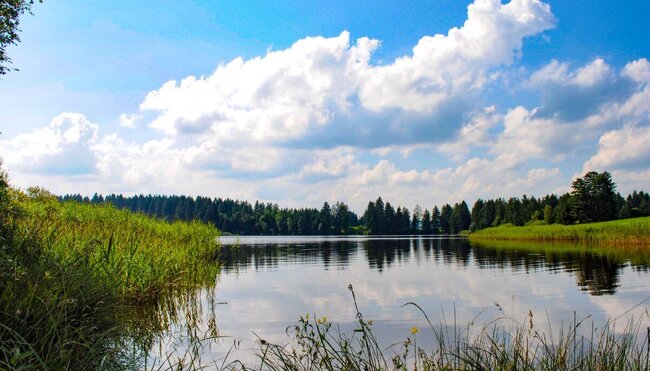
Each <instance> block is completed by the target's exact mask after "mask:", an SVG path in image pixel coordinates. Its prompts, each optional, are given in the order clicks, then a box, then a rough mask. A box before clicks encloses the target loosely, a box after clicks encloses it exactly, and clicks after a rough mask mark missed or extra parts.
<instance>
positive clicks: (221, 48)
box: [0, 0, 650, 210]
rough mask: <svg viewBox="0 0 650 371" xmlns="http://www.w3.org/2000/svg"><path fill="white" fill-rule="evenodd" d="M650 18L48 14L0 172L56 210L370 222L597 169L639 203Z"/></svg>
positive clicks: (492, 13)
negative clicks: (136, 198)
mask: <svg viewBox="0 0 650 371" xmlns="http://www.w3.org/2000/svg"><path fill="white" fill-rule="evenodd" d="M468 6H469V8H468ZM649 13H650V3H648V2H647V1H636V2H626V3H625V5H621V4H619V3H616V2H611V1H546V2H541V1H538V0H513V1H512V2H510V3H501V2H499V1H497V0H476V1H474V2H469V1H403V2H399V3H396V2H388V1H372V2H370V1H367V2H349V1H347V2H339V1H322V2H298V1H295V2H293V1H290V2H261V1H259V2H258V1H248V2H219V1H210V2H192V1H177V2H166V3H164V4H161V3H160V2H153V1H141V2H137V3H134V2H129V1H111V2H82V1H67V2H55V1H49V2H45V3H44V4H37V5H36V6H35V8H34V16H25V17H23V20H22V29H23V32H22V34H21V38H22V42H21V43H20V44H19V45H17V46H15V47H11V48H10V49H9V53H10V56H11V57H12V59H13V61H14V64H13V66H14V67H16V68H19V69H20V71H13V72H11V73H10V74H8V75H6V76H4V78H3V80H1V81H0V111H1V112H3V114H2V119H1V122H0V131H2V136H0V156H2V157H3V158H4V160H5V164H4V167H5V168H7V169H8V170H9V172H10V175H11V179H12V181H13V183H14V184H16V185H18V186H21V187H26V186H29V185H41V186H44V187H46V188H48V189H50V190H52V191H53V192H57V193H76V192H81V193H88V194H92V193H94V192H104V193H106V192H119V193H141V192H143V193H177V194H178V193H183V194H190V195H199V194H200V195H208V196H222V197H235V198H245V199H251V200H252V199H263V200H267V201H275V202H279V203H281V204H283V205H290V206H318V205H319V204H322V202H323V201H326V200H327V201H330V202H331V201H336V200H343V201H346V202H348V203H350V204H351V205H352V206H353V207H354V208H355V209H357V210H360V209H361V208H363V205H365V203H367V201H368V200H369V199H374V198H376V197H377V196H378V195H382V196H384V198H386V199H389V200H391V201H392V202H394V203H396V204H401V205H404V206H407V207H409V208H411V207H413V206H414V205H415V204H416V203H420V204H422V205H424V206H425V207H431V206H432V205H433V204H434V203H437V204H440V203H442V202H454V201H458V200H460V199H466V200H468V201H473V200H474V199H476V198H477V197H497V196H501V197H508V196H515V195H521V194H524V193H525V194H529V195H530V194H537V195H543V194H546V193H548V192H562V191H565V190H566V189H567V187H568V184H569V183H570V181H571V179H572V178H573V177H575V176H577V175H580V174H582V173H583V172H584V171H587V170H592V169H593V170H609V171H611V172H612V173H613V174H614V179H615V181H617V183H618V184H619V189H620V191H622V192H628V191H631V190H632V189H646V190H647V186H646V185H647V184H649V183H650V182H648V180H650V169H649V168H648V165H647V164H649V163H650V161H649V160H650V150H649V149H648V148H647V147H648V146H647V145H645V143H647V141H648V140H650V129H649V119H648V117H649V116H650V98H649V96H650V92H649V88H648V83H649V81H648V79H649V78H650V77H649V76H650V65H649V64H648V61H647V59H646V58H648V57H650V42H649V41H648V40H647V36H646V35H649V34H650V24H649V23H648V22H647V19H644V15H647V14H649ZM434 35H440V36H434ZM359 40H360V41H359ZM416 45H417V47H416ZM414 48H416V49H415V50H414ZM190 76H194V77H190ZM169 81H174V82H169ZM181 81H183V82H181Z"/></svg>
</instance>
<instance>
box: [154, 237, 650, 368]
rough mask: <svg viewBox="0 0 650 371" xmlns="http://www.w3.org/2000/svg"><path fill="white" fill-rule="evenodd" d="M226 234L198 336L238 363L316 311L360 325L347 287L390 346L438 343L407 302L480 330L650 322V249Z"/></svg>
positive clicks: (197, 321) (203, 299)
mask: <svg viewBox="0 0 650 371" xmlns="http://www.w3.org/2000/svg"><path fill="white" fill-rule="evenodd" d="M221 242H222V244H223V251H222V255H221V261H222V264H223V268H222V271H221V274H220V276H219V277H218V278H217V279H216V284H215V286H214V287H211V288H205V289H202V290H198V291H197V292H196V293H195V294H194V295H195V299H196V301H195V302H196V303H199V304H198V305H199V306H200V307H201V308H199V310H198V311H194V312H193V313H194V314H193V315H192V316H191V317H198V318H192V320H191V322H192V323H193V326H194V327H196V328H197V329H198V330H199V332H200V331H207V329H208V328H210V327H212V329H213V330H216V333H217V334H218V335H219V336H221V337H222V338H221V339H220V340H218V341H216V342H212V343H211V344H210V345H209V346H207V347H206V348H205V349H203V352H204V357H205V358H206V359H214V360H219V359H223V357H224V355H225V354H226V353H227V352H228V351H231V354H230V355H229V356H228V359H229V360H233V359H235V358H238V359H243V360H247V361H249V360H251V359H252V358H251V354H252V352H253V350H254V349H256V347H257V346H258V345H257V344H258V343H257V342H256V340H257V339H264V340H266V341H269V342H273V343H278V344H286V343H289V342H290V338H289V337H288V336H287V334H286V329H287V326H289V325H292V324H295V323H296V322H297V320H298V319H299V318H300V317H301V316H305V315H307V314H309V315H310V316H317V317H321V316H326V317H327V319H328V320H330V321H332V322H335V323H338V324H340V325H341V328H342V330H343V331H351V330H352V329H353V328H354V324H355V313H356V312H355V306H354V301H353V299H352V295H351V292H350V290H349V289H348V285H352V287H353V290H354V293H355V295H356V300H357V304H358V307H359V310H360V311H361V312H362V313H363V316H364V318H365V319H370V320H373V330H374V333H375V335H376V336H377V338H378V339H379V341H380V343H381V345H382V347H388V346H390V345H391V344H394V343H396V342H398V341H403V340H405V339H406V337H407V336H409V335H410V330H411V328H412V327H414V326H415V327H417V328H418V329H419V331H418V334H417V336H418V344H419V345H422V346H424V347H425V348H426V346H427V344H428V343H431V344H433V334H432V331H431V330H428V326H429V325H428V323H427V321H426V319H425V317H424V315H423V314H422V313H421V312H420V311H419V310H418V309H417V308H416V307H415V306H412V305H406V306H404V304H406V303H408V302H414V303H417V304H418V305H419V306H420V307H421V308H422V309H423V310H424V311H425V312H426V314H427V316H428V317H429V319H430V320H431V322H432V324H433V325H434V326H435V327H440V326H444V327H447V328H454V327H458V328H467V325H468V323H470V322H472V323H473V324H474V325H475V326H477V327H480V326H482V325H483V324H485V323H488V321H491V320H493V319H495V318H499V317H509V318H513V319H516V320H519V321H521V322H524V321H527V317H526V316H527V314H528V313H529V311H530V312H532V313H533V321H534V323H535V326H539V327H541V328H549V324H550V325H551V327H553V329H554V330H555V329H557V328H559V326H562V324H566V323H568V322H569V321H571V320H573V319H574V318H577V319H578V320H580V319H583V318H586V317H587V316H590V317H589V318H588V320H587V321H586V322H585V325H584V326H583V327H584V328H585V330H587V332H589V331H591V326H592V325H593V326H594V327H600V326H603V325H604V324H605V323H606V321H607V320H608V319H615V318H617V321H619V322H621V324H622V325H625V323H626V321H628V320H630V319H631V318H642V317H644V318H643V319H642V320H643V321H645V322H648V320H647V310H648V306H649V304H650V300H648V298H649V297H650V270H649V267H650V253H648V252H639V251H638V250H633V249H624V248H590V247H587V246H575V245H566V244H565V245H549V244H533V243H513V242H508V243H503V242H501V243H499V242H497V243H488V244H477V243H472V242H470V241H469V240H467V239H466V238H464V237H460V236H459V237H440V236H428V237H427V236H387V237H374V236H372V237H367V236H346V237H267V236H251V237H239V238H236V237H222V238H221ZM197 313H198V314H197ZM644 313H646V314H645V315H644ZM180 318H182V316H181V317H180ZM587 322H588V325H587ZM186 325H187V321H186V320H184V319H177V320H176V322H175V323H174V324H173V326H172V329H173V330H172V331H174V332H176V333H184V332H185V331H186V330H187V329H186ZM622 325H621V326H620V327H621V328H622V327H623V326H622ZM645 325H647V323H645V324H644V326H645ZM233 344H235V345H236V346H233ZM170 348H171V347H170V346H169V345H168V346H167V350H169V349H170Z"/></svg>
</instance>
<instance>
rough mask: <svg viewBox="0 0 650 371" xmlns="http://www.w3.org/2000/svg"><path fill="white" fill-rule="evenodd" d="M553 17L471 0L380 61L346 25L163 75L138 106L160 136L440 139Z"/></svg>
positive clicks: (540, 8) (540, 9)
mask: <svg viewBox="0 0 650 371" xmlns="http://www.w3.org/2000/svg"><path fill="white" fill-rule="evenodd" d="M553 24H554V18H553V15H552V13H551V11H550V7H549V6H548V5H547V4H545V3H542V2H541V1H537V0H513V1H511V2H510V3H508V4H502V3H501V1H499V0H477V1H476V2H475V3H473V4H471V5H470V6H469V7H468V18H467V20H466V22H465V24H464V25H463V26H462V27H460V28H453V29H451V30H450V31H449V32H448V34H447V35H442V34H439V35H435V36H425V37H423V38H422V39H420V40H419V42H418V43H417V45H416V46H415V47H414V48H413V53H412V55H408V56H404V57H400V58H397V59H396V60H395V61H394V62H393V63H390V64H387V65H382V66H376V65H373V64H371V61H370V60H371V56H372V53H373V51H374V50H375V49H376V48H377V47H378V46H379V41H378V40H373V39H369V38H360V39H358V40H356V42H355V43H354V44H352V43H351V41H350V34H349V33H348V32H342V33H341V34H340V35H339V36H337V37H330V38H325V37H308V38H305V39H302V40H299V41H297V42H296V43H294V44H293V45H292V46H291V47H289V48H287V49H285V50H280V51H273V52H269V53H267V54H266V55H265V56H262V57H257V58H253V59H250V60H243V59H242V58H237V59H234V60H233V61H231V62H229V63H226V64H223V65H221V66H219V67H218V68H217V69H216V70H215V71H214V72H213V73H212V74H211V75H210V76H207V77H199V78H197V77H194V76H189V77H187V78H185V79H183V80H182V81H180V82H176V81H169V82H167V83H165V84H164V85H163V86H162V87H161V88H160V89H158V90H155V91H152V92H150V93H149V94H148V95H147V97H146V99H145V100H144V102H143V103H142V104H141V106H140V108H141V109H142V110H150V111H155V112H157V113H158V117H157V118H156V119H154V120H153V121H152V123H151V124H150V126H151V127H153V128H155V129H158V130H161V131H162V132H163V133H165V134H166V135H170V136H176V135H183V134H187V135H199V136H209V137H211V138H216V139H217V140H219V141H220V143H221V144H222V145H227V143H230V142H238V143H242V142H244V143H268V142H273V143H285V142H292V143H293V144H294V145H299V144H296V143H295V142H300V141H301V140H304V141H307V142H309V145H310V146H314V145H320V143H321V142H324V143H325V145H326V146H327V144H328V143H330V144H331V143H336V144H337V145H340V144H341V143H344V144H350V145H358V146H364V147H373V146H374V147H380V146H385V145H389V144H395V143H398V144H399V143H413V142H421V141H429V142H435V141H440V140H441V139H444V138H445V136H449V135H450V134H451V133H453V132H454V131H455V130H456V129H457V128H456V127H454V125H455V124H458V123H459V122H460V120H461V119H462V114H463V113H464V112H465V111H466V109H467V106H468V105H469V103H468V102H467V101H466V99H465V98H464V97H465V96H466V94H468V93H471V92H472V91H477V90H479V89H480V88H481V87H482V86H483V85H484V84H485V82H486V79H487V78H486V73H487V72H488V71H490V70H491V69H493V68H495V67H498V66H501V65H507V64H509V63H511V62H512V61H513V59H514V58H516V57H517V55H518V53H519V51H520V49H521V46H522V43H523V39H524V38H525V37H527V36H531V35H534V34H537V33H539V32H542V31H544V30H546V29H548V28H550V27H552V26H553ZM444 125H447V126H449V127H448V128H441V127H442V126H444ZM359 126H361V127H360V128H359ZM387 133H388V134H390V135H386V134H387ZM315 136H317V138H318V139H320V140H317V139H316V138H315Z"/></svg>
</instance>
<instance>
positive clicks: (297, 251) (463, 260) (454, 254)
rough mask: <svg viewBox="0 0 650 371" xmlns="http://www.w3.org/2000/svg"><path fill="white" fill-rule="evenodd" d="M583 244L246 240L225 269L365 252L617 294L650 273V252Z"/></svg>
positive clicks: (371, 262) (339, 258)
mask: <svg viewBox="0 0 650 371" xmlns="http://www.w3.org/2000/svg"><path fill="white" fill-rule="evenodd" d="M612 249H613V248H591V247H587V246H577V245H549V244H545V245H540V244H531V243H528V244H527V243H503V242H500V243H488V244H486V243H478V244H477V243H474V244H472V243H470V242H469V241H468V240H467V239H464V238H453V239H449V238H439V237H418V236H414V237H408V238H386V239H381V238H368V239H364V238H349V239H340V240H339V239H332V238H321V239H319V238H316V237H311V238H309V239H290V238H284V239H273V238H267V239H260V238H252V239H251V240H250V241H248V240H246V239H243V240H240V241H239V244H238V245H231V244H225V245H224V248H223V251H222V255H221V262H222V264H223V272H224V273H225V274H228V273H229V272H245V271H248V270H250V269H253V270H275V269H278V268H279V266H280V265H281V264H285V265H322V268H323V269H324V270H329V269H339V270H346V269H348V267H349V265H350V259H351V257H356V256H358V255H361V256H363V257H364V258H365V261H366V262H367V264H368V266H369V267H370V269H371V270H374V271H377V272H378V273H382V272H384V271H385V270H387V269H390V268H391V267H392V266H393V265H396V264H397V265H404V264H408V263H409V262H415V263H425V264H426V263H436V264H443V265H448V266H452V267H454V268H463V269H464V268H467V267H469V266H475V267H477V268H479V269H487V270H508V271H512V272H515V273H516V272H520V271H521V272H524V273H526V274H531V273H533V272H536V271H539V270H547V271H550V272H555V271H558V272H569V273H571V274H573V275H574V276H575V279H576V284H577V285H578V287H579V288H580V289H581V290H584V291H586V292H589V293H590V294H592V295H611V294H615V293H616V289H617V287H618V286H619V276H620V273H621V270H622V269H623V268H624V267H626V266H628V265H629V266H631V267H633V268H634V269H635V270H636V271H639V272H646V273H647V272H648V268H649V265H648V262H650V259H649V257H648V253H645V252H639V251H625V250H620V249H619V250H618V251H612Z"/></svg>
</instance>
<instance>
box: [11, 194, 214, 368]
mask: <svg viewBox="0 0 650 371" xmlns="http://www.w3.org/2000/svg"><path fill="white" fill-rule="evenodd" d="M0 188H2V189H0V209H1V211H2V213H1V214H0V222H1V223H0V228H1V230H0V232H1V234H0V369H11V370H13V369H132V368H138V364H140V361H141V358H140V354H141V353H142V352H145V353H146V352H147V351H148V349H146V348H145V345H147V344H148V343H147V342H146V341H143V339H145V337H144V336H142V334H144V333H147V332H148V331H149V330H154V331H162V329H163V328H164V325H165V323H159V324H157V325H153V326H152V325H149V326H151V327H150V328H148V329H147V328H142V327H138V326H140V325H141V324H139V323H137V322H134V321H128V320H125V318H129V317H131V315H132V314H133V310H134V309H136V308H142V307H154V308H156V307H159V306H160V305H161V303H165V300H168V299H166V298H168V297H171V296H173V295H175V294H176V293H177V292H178V291H182V290H192V289H194V288H196V287H199V286H204V285H208V286H210V283H212V285H213V284H214V280H215V277H216V275H217V273H218V270H219V267H218V264H217V260H216V259H217V255H218V251H219V245H218V240H217V237H218V231H217V230H216V229H215V228H213V227H211V226H208V225H204V224H200V223H182V222H175V223H166V222H163V221H160V220H156V219H153V218H149V217H146V216H144V215H140V214H134V213H130V212H127V211H123V210H117V209H115V208H113V207H111V206H108V205H82V204H77V203H74V202H65V203H60V202H58V201H57V200H56V198H55V197H53V196H51V195H50V194H49V193H47V192H46V191H43V190H40V189H35V190H30V192H29V194H25V193H22V192H20V191H17V190H13V189H10V188H8V187H7V186H6V183H4V184H3V187H0ZM168 308H169V306H166V309H165V310H167V309H168ZM161 311H162V310H161ZM149 334H151V333H149Z"/></svg>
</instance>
